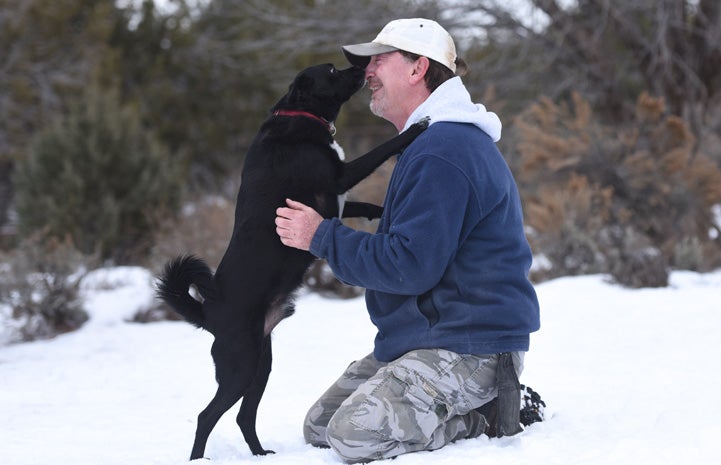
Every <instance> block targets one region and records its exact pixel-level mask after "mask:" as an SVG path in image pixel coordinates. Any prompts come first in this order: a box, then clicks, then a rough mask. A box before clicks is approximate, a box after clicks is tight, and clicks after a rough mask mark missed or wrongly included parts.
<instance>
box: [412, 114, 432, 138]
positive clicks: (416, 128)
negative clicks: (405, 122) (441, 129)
mask: <svg viewBox="0 0 721 465" xmlns="http://www.w3.org/2000/svg"><path fill="white" fill-rule="evenodd" d="M430 124H431V117H430V116H425V117H423V118H422V119H420V120H418V121H416V122H415V123H413V124H411V125H410V127H409V128H408V129H407V130H406V131H407V132H411V133H416V134H420V133H422V132H423V131H425V130H426V129H428V126H429V125H430Z"/></svg>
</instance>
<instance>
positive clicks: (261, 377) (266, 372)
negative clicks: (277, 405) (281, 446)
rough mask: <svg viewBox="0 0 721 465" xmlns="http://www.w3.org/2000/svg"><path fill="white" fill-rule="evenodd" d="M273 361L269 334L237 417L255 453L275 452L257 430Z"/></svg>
mask: <svg viewBox="0 0 721 465" xmlns="http://www.w3.org/2000/svg"><path fill="white" fill-rule="evenodd" d="M272 363H273V355H272V348H271V343H270V335H267V336H265V337H264V338H263V346H262V349H261V354H260V362H259V364H258V371H257V373H256V375H255V379H253V383H252V384H251V385H250V387H249V388H248V390H247V392H246V393H245V396H243V403H242V404H241V405H240V412H238V417H237V418H236V421H237V423H238V426H239V427H240V431H241V432H242V433H243V438H244V439H245V442H246V443H248V447H250V451H251V452H252V453H253V455H266V454H274V453H275V452H273V451H272V450H266V449H263V447H262V446H261V445H260V440H258V434H257V432H256V430H255V421H256V415H257V413H258V405H259V404H260V399H261V398H262V397H263V393H264V392H265V387H266V385H267V384H268V377H269V376H270V369H271V365H272Z"/></svg>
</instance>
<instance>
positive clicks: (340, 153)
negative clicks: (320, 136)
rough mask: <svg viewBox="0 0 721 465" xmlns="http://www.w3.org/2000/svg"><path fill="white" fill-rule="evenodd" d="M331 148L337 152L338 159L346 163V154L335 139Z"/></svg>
mask: <svg viewBox="0 0 721 465" xmlns="http://www.w3.org/2000/svg"><path fill="white" fill-rule="evenodd" d="M330 148H332V149H333V150H335V153H337V154H338V158H340V160H341V161H345V152H344V151H343V147H341V146H340V144H338V142H337V141H336V140H335V139H333V142H332V143H331V144H330Z"/></svg>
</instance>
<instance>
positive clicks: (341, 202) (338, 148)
mask: <svg viewBox="0 0 721 465" xmlns="http://www.w3.org/2000/svg"><path fill="white" fill-rule="evenodd" d="M330 148H332V149H333V150H335V153H337V154H338V158H339V159H340V160H341V161H344V160H345V152H344V151H343V147H341V146H340V145H339V144H338V142H336V140H335V139H333V143H332V144H330ZM347 197H348V194H346V193H343V194H341V195H339V196H338V218H343V207H345V200H346V198H347Z"/></svg>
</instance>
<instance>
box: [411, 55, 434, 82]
mask: <svg viewBox="0 0 721 465" xmlns="http://www.w3.org/2000/svg"><path fill="white" fill-rule="evenodd" d="M430 65H431V62H430V61H429V60H428V58H427V57H423V56H422V57H420V58H418V59H417V60H416V61H414V62H413V69H412V70H411V76H410V83H411V84H417V83H418V82H419V81H422V80H423V78H424V77H425V75H426V73H427V72H428V68H429V67H430Z"/></svg>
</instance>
